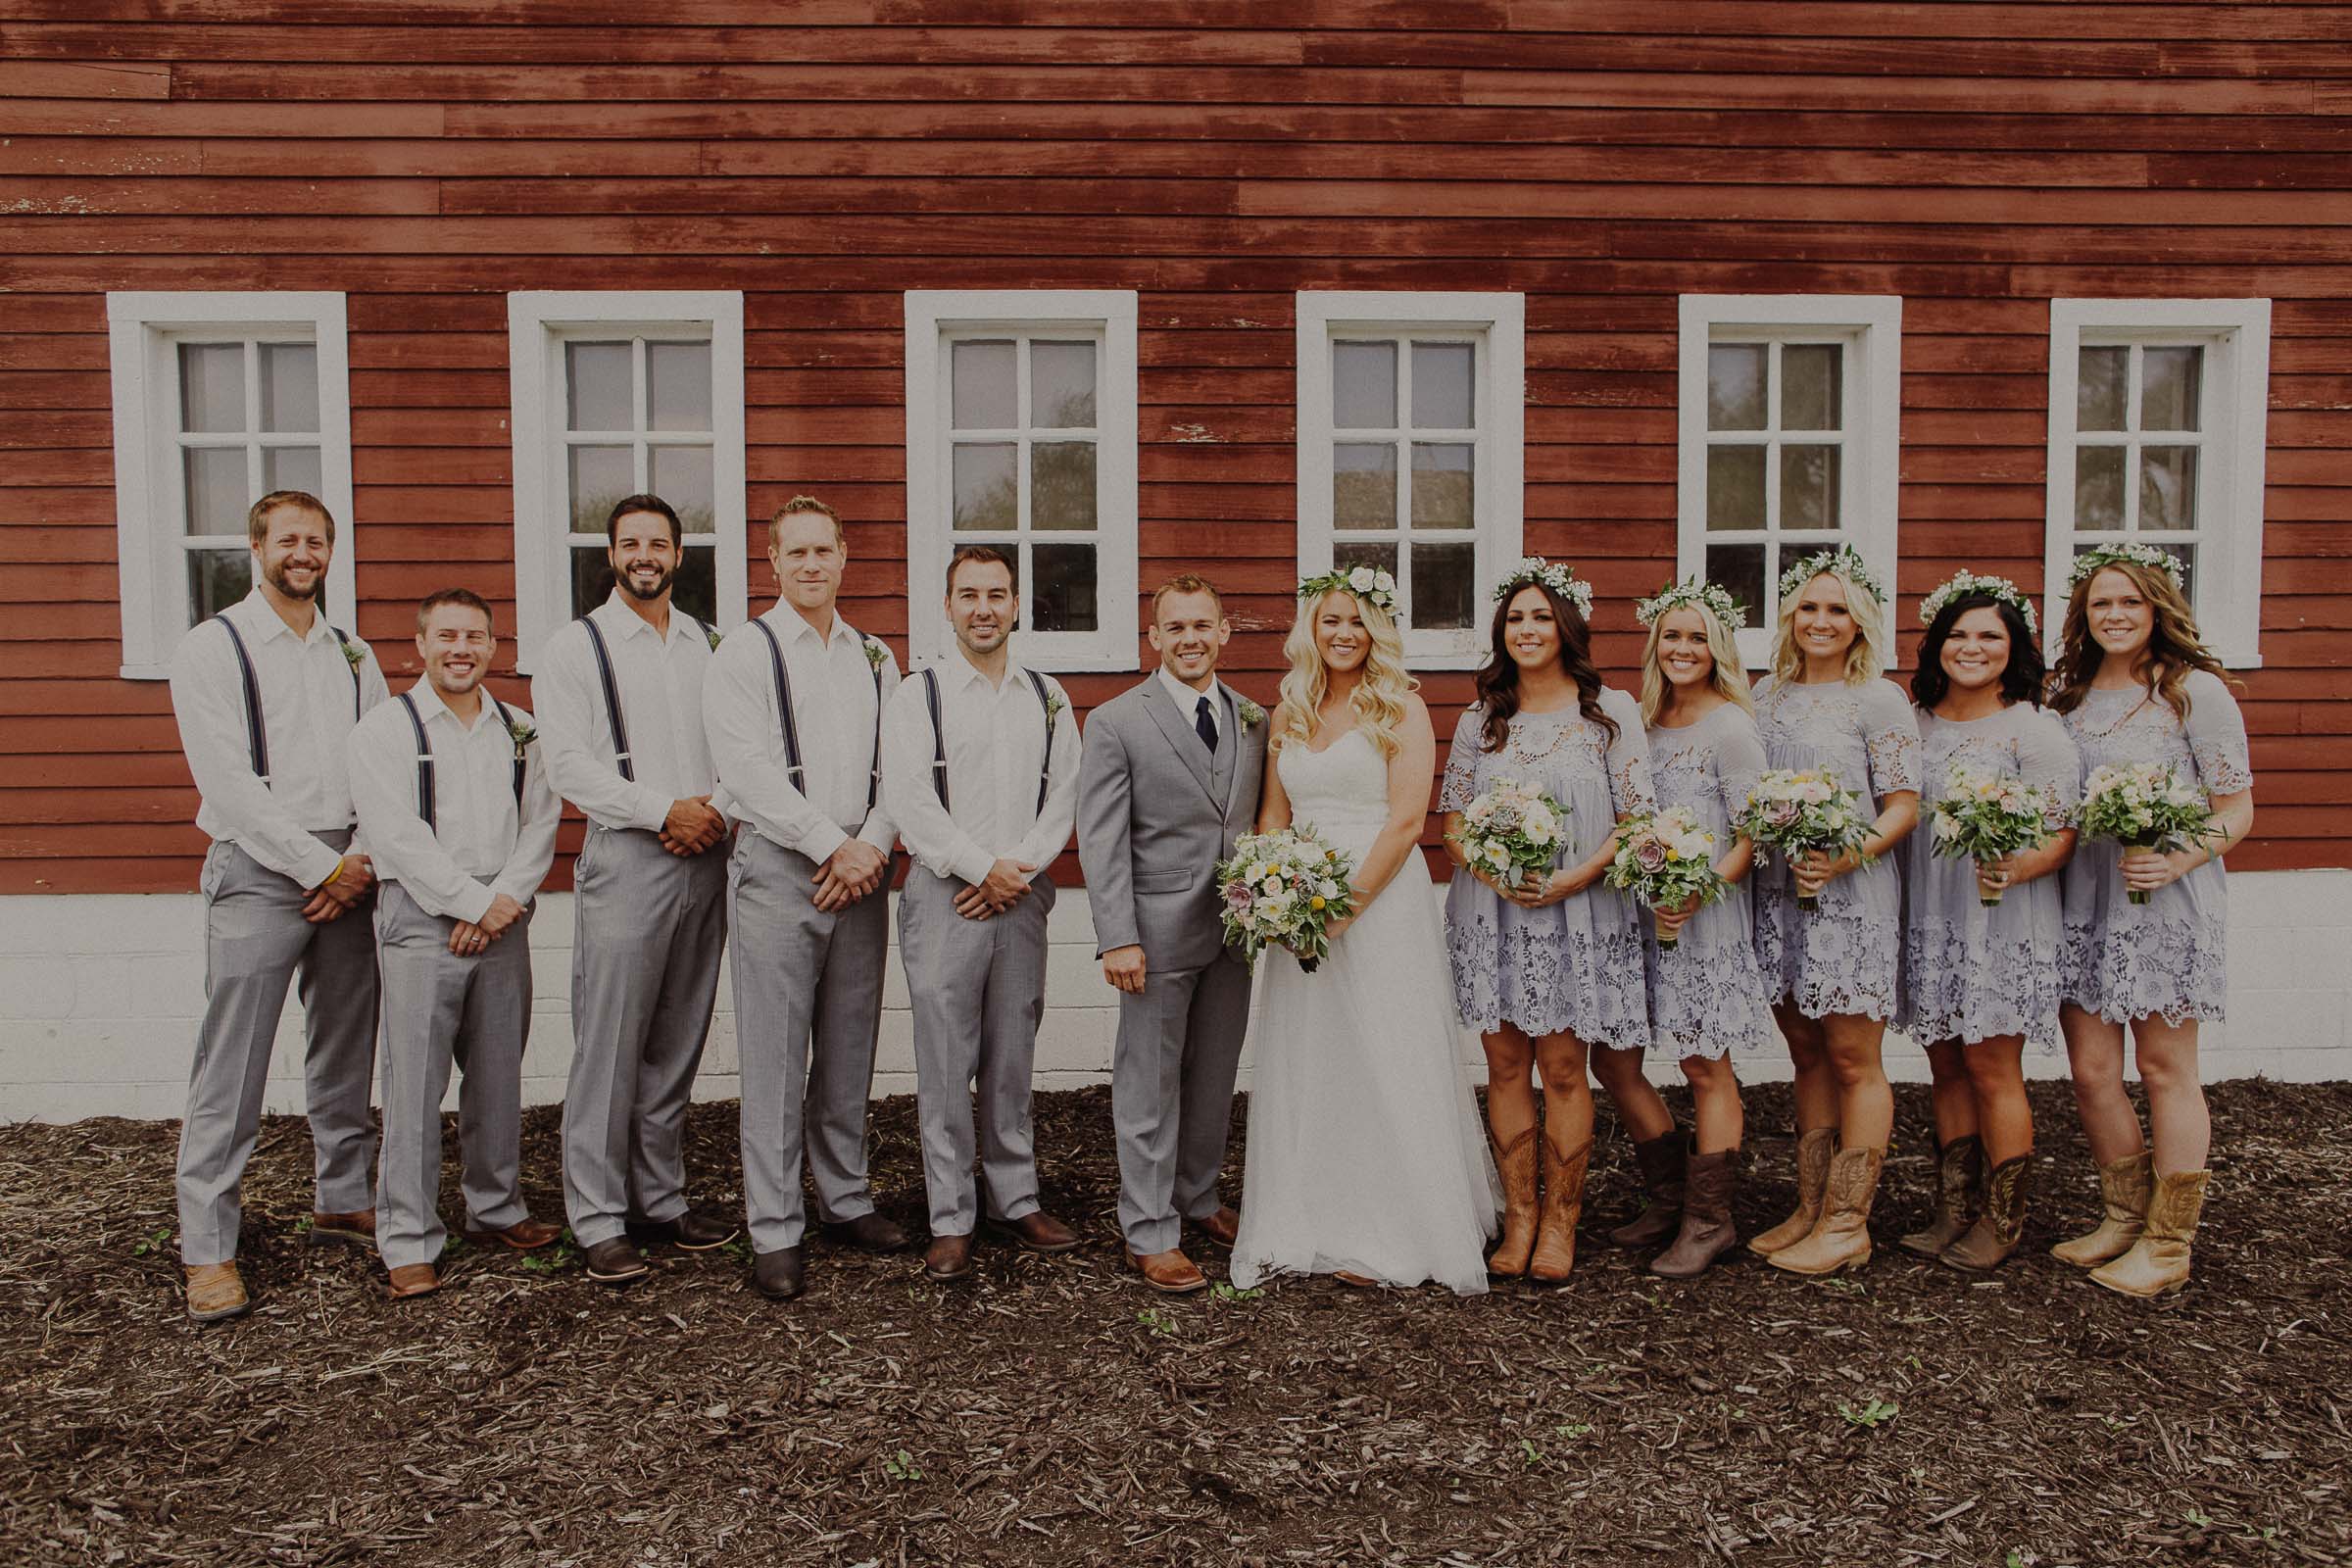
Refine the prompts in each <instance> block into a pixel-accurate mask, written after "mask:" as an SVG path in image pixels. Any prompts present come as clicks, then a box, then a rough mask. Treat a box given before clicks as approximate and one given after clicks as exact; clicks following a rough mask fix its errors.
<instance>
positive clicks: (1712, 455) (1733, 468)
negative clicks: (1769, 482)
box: [1707, 447, 1764, 528]
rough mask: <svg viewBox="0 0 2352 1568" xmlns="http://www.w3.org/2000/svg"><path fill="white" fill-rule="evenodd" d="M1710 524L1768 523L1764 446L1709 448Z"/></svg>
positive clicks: (1759, 525) (1749, 525)
mask: <svg viewBox="0 0 2352 1568" xmlns="http://www.w3.org/2000/svg"><path fill="white" fill-rule="evenodd" d="M1707 526H1708V527H1710V528H1762V527H1763V526H1764V449H1763V448H1762V447H1709V448H1707Z"/></svg>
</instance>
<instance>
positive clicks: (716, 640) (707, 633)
mask: <svg viewBox="0 0 2352 1568" xmlns="http://www.w3.org/2000/svg"><path fill="white" fill-rule="evenodd" d="M703 640H704V641H705V642H707V643H709V644H710V645H711V652H712V653H714V654H715V653H717V652H718V645H719V644H720V643H723V642H725V641H726V638H725V637H723V636H721V635H720V634H719V630H718V628H717V627H716V626H709V625H706V626H705V627H704V628H703Z"/></svg>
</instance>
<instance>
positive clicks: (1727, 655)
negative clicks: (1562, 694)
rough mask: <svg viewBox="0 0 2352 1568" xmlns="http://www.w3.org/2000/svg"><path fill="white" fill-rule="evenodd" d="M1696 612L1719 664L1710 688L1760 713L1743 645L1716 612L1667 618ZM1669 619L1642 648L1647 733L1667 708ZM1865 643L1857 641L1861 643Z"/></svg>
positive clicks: (1662, 619) (1658, 623) (1695, 608)
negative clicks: (1662, 656)
mask: <svg viewBox="0 0 2352 1568" xmlns="http://www.w3.org/2000/svg"><path fill="white" fill-rule="evenodd" d="M1684 610H1688V611H1691V612H1692V613H1695V614H1696V615H1697V616H1698V618H1699V622H1700V624H1702V625H1704V626H1705V627H1706V628H1707V653H1708V655H1709V656H1710V657H1711V658H1712V659H1713V660H1714V661H1715V668H1714V670H1713V672H1712V673H1710V674H1709V675H1708V676H1707V684H1708V685H1709V686H1711V687H1713V688H1714V689H1715V690H1716V691H1718V692H1720V693H1722V694H1723V697H1724V700H1725V701H1727V702H1733V703H1738V704H1739V705H1740V707H1741V708H1744V709H1746V710H1747V711H1748V712H1750V713H1753V712H1754V711H1756V701H1755V699H1754V698H1753V697H1750V696H1749V695H1748V692H1747V670H1746V669H1745V668H1744V667H1743V666H1742V665H1741V663H1740V645H1739V643H1738V642H1737V641H1736V640H1735V639H1734V638H1733V636H1732V629H1731V628H1730V627H1729V626H1726V625H1725V624H1724V623H1723V621H1722V619H1721V618H1720V617H1719V616H1717V615H1716V613H1715V612H1713V611H1712V610H1709V609H1708V608H1707V607H1706V606H1705V605H1703V604H1687V605H1677V606H1675V607H1674V609H1673V610H1669V611H1668V612H1666V615H1671V614H1674V613H1676V612H1678V611H1684ZM1666 615H1660V616H1659V617H1658V618H1657V619H1656V620H1653V621H1651V622H1650V623H1649V641H1647V642H1646V643H1643V644H1642V728H1644V729H1647V728H1648V727H1649V726H1650V725H1652V724H1655V723H1656V722H1657V721H1658V712H1659V711H1660V710H1661V709H1663V708H1664V707H1665V706H1666V672H1665V671H1664V670H1662V669H1660V668H1659V667H1658V639H1659V638H1660V637H1661V636H1663V635H1665V631H1666ZM1861 640H1862V639H1861V638H1859V637H1856V638H1855V639H1854V641H1856V642H1857V643H1858V642H1860V641H1861Z"/></svg>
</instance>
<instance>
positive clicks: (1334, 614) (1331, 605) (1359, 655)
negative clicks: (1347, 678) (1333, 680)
mask: <svg viewBox="0 0 2352 1568" xmlns="http://www.w3.org/2000/svg"><path fill="white" fill-rule="evenodd" d="M1314 633H1315V652H1316V653H1317V654H1319V655H1321V656H1322V659H1323V662H1324V664H1325V666H1326V667H1328V668H1329V669H1330V670H1331V672H1332V673H1333V674H1335V675H1338V674H1346V673H1347V672H1348V671H1349V670H1357V669H1361V668H1363V667H1364V661H1365V660H1367V659H1369V658H1371V657H1372V631H1371V628H1370V627H1368V626H1366V625H1365V624H1364V613H1363V611H1362V610H1361V609H1360V608H1358V607H1357V605H1356V602H1355V595H1353V594H1350V593H1343V592H1341V591H1340V590H1339V589H1337V588H1334V589H1333V590H1331V592H1329V593H1327V594H1325V595H1324V596H1323V599H1322V602H1321V603H1319V604H1317V605H1316V606H1315V620H1314Z"/></svg>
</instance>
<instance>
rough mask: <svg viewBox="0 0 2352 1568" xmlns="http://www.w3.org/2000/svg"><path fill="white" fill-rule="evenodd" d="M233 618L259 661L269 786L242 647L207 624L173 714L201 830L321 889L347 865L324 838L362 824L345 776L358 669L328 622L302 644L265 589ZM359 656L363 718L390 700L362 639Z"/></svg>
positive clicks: (183, 657)
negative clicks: (251, 732)
mask: <svg viewBox="0 0 2352 1568" xmlns="http://www.w3.org/2000/svg"><path fill="white" fill-rule="evenodd" d="M224 613H225V614H226V615H227V616H228V618H229V619H230V620H231V621H233V622H234V623H235V624H236V628H237V632H238V635H240V636H241V637H243V638H244V640H245V651H246V653H247V654H248V655H250V656H251V657H252V659H253V673H254V680H255V682H256V684H257V685H259V687H260V688H261V693H262V727H263V733H264V737H265V739H266V740H267V741H268V743H269V753H270V777H269V779H268V781H266V782H265V781H264V780H263V779H262V778H261V777H260V776H259V775H258V774H256V773H255V772H254V770H253V749H252V747H251V745H250V743H249V742H248V739H247V732H246V727H245V716H246V715H245V682H244V676H243V673H242V672H241V671H240V670H239V669H238V667H237V655H236V648H235V646H234V645H233V644H231V643H230V642H229V640H228V633H227V632H225V631H223V630H222V629H221V627H219V626H214V625H210V624H203V625H198V626H196V627H195V628H194V629H192V630H191V631H189V632H188V634H187V635H186V636H185V637H182V638H181V639H180V640H179V648H178V650H177V651H176V652H175V653H173V654H172V714H173V716H174V717H176V718H177V719H178V720H179V744H180V749H181V750H182V751H184V752H185V753H186V754H187V758H188V771H189V772H190V773H191V774H193V775H194V776H195V779H196V791H197V794H198V795H199V797H201V799H200V801H199V803H198V805H197V808H196V825H197V826H198V827H200V828H202V829H203V830H204V831H205V833H206V834H207V835H208V836H210V837H211V838H214V839H216V840H219V841H221V842H224V843H229V844H234V845H236V846H237V847H238V848H239V849H241V850H243V851H244V852H245V853H246V854H247V855H250V856H252V857H253V858H254V859H255V860H256V861H258V862H259V863H260V864H261V865H263V866H265V867H267V868H268V869H270V870H271V871H275V872H276V873H277V874H278V875H280V876H283V877H288V878H291V879H292V880H293V881H294V882H295V883H296V884H298V885H299V886H302V887H306V888H315V887H317V886H318V885H319V883H321V882H324V881H325V880H326V879H327V878H328V877H330V876H333V875H334V874H335V867H336V865H337V864H339V863H340V861H341V859H342V857H341V856H340V855H339V854H338V853H337V852H336V851H334V850H331V849H329V848H327V847H326V846H325V845H324V844H321V843H320V842H319V840H318V838H317V837H316V836H315V835H316V834H319V833H331V832H334V831H336V830H338V829H341V828H347V827H349V826H351V824H352V806H351V786H350V782H349V776H348V774H347V773H346V772H345V770H344V766H343V738H344V737H345V736H346V735H348V734H350V733H351V728H352V725H353V724H354V723H356V722H357V721H358V713H357V712H355V711H354V706H355V705H354V702H353V696H352V665H351V662H350V661H349V660H348V659H347V658H346V657H345V655H344V652H343V645H342V644H340V643H338V642H337V641H336V640H335V634H334V631H333V629H332V628H330V627H329V626H328V625H327V623H326V616H325V615H324V614H316V615H314V617H313V619H312V621H311V630H310V634H309V635H308V636H303V635H300V634H298V633H296V632H295V630H294V629H293V628H292V627H291V626H288V625H287V624H286V623H285V621H284V620H283V619H281V618H280V617H279V615H278V613H277V612H276V611H275V610H273V609H271V608H270V602H269V600H267V599H265V598H263V597H262V590H261V588H260V587H259V586H258V585H257V586H256V587H255V588H254V590H253V592H252V593H250V594H247V595H246V596H245V597H244V598H243V599H241V600H239V601H238V602H237V603H235V604H233V605H231V606H229V607H228V609H227V610H226V611H225V612H224ZM352 647H354V648H355V649H358V650H359V652H360V663H359V677H360V684H359V700H358V703H357V708H358V709H359V710H360V711H366V710H368V709H370V708H373V707H374V706H375V705H376V704H378V703H381V702H382V701H383V700H384V699H385V697H386V696H388V695H389V693H388V692H387V690H386V689H385V686H384V674H383V671H382V670H381V669H379V668H377V667H376V662H375V654H374V651H373V650H371V649H369V648H368V645H367V644H365V643H362V642H359V641H358V640H356V639H355V640H354V641H353V643H352ZM357 847H358V846H356V845H355V846H354V848H355V849H356V848H357Z"/></svg>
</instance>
